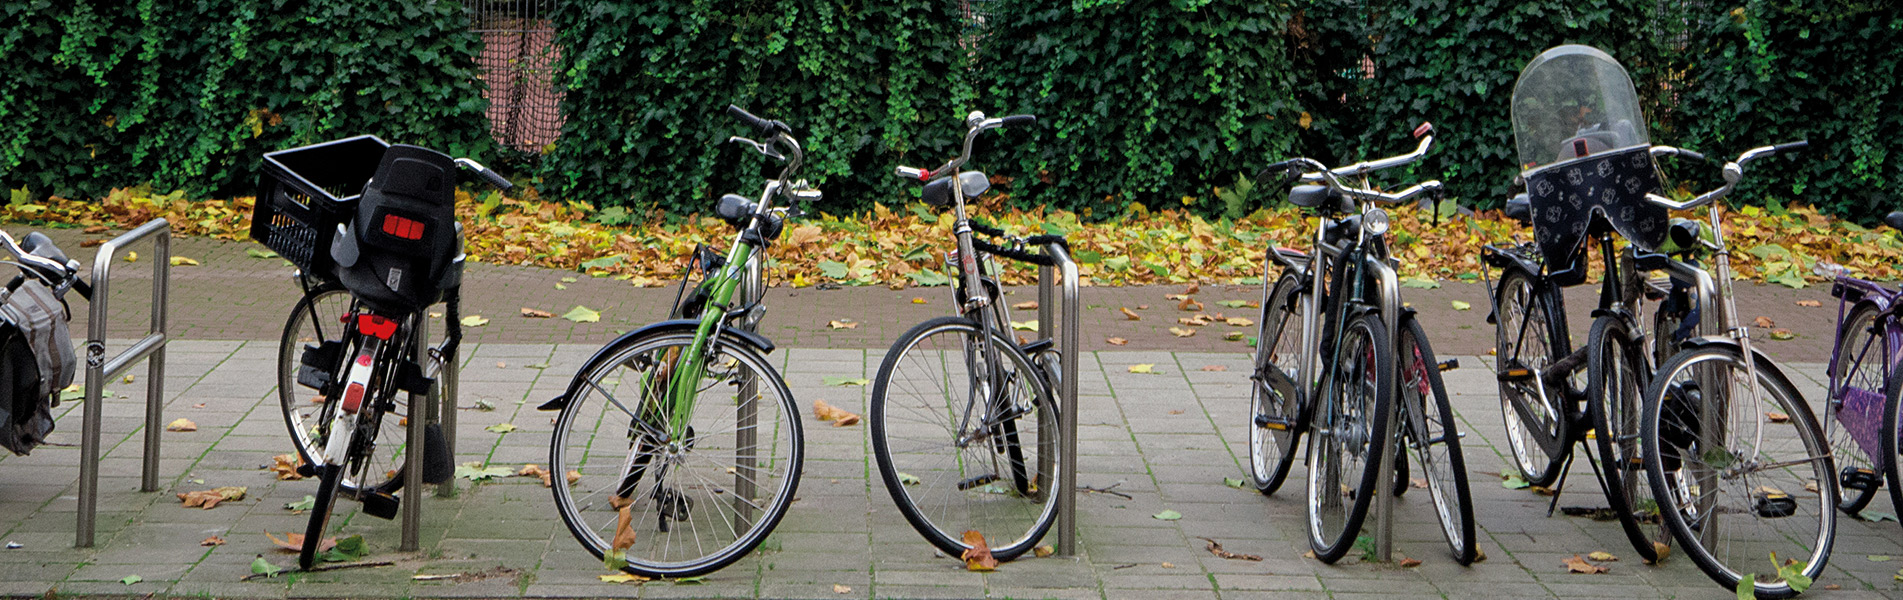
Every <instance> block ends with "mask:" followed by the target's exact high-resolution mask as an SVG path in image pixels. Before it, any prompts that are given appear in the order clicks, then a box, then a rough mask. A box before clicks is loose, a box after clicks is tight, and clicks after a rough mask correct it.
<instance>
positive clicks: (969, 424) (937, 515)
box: [869, 317, 1062, 560]
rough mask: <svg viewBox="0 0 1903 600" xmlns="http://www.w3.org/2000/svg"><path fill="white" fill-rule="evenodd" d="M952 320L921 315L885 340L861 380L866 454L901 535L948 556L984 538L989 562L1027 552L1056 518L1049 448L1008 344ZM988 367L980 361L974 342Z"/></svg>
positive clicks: (1025, 367)
mask: <svg viewBox="0 0 1903 600" xmlns="http://www.w3.org/2000/svg"><path fill="white" fill-rule="evenodd" d="M982 336H983V333H982V331H981V330H980V329H979V327H978V324H977V323H976V322H974V321H972V320H970V319H965V318H961V317H940V318H937V319H932V320H930V321H926V322H924V323H920V324H919V325H918V326H915V327H913V328H912V329H911V330H910V331H907V332H906V333H905V335H903V336H901V337H900V338H899V340H898V341H897V342H896V343H894V344H893V345H892V349H891V351H890V352H887V353H886V355H885V360H884V361H882V363H881V364H880V365H879V372H878V375H877V376H876V377H875V378H874V380H873V383H872V406H871V410H870V416H869V419H870V421H871V428H872V450H873V456H874V459H875V461H876V462H877V463H878V467H879V475H880V478H881V479H882V480H884V482H885V487H886V491H887V492H888V493H890V494H891V495H892V501H893V502H894V503H895V504H897V505H898V508H899V512H900V513H901V514H903V515H905V519H906V521H907V522H909V523H911V525H912V528H913V529H916V530H918V532H919V534H920V535H923V536H924V537H925V539H926V540H927V541H930V542H931V543H932V545H934V546H936V547H938V549H939V550H942V551H944V552H945V553H947V554H950V555H952V556H958V555H961V554H963V553H964V551H965V550H967V549H969V548H970V547H971V545H969V544H967V543H966V542H965V540H964V534H965V532H967V531H976V532H978V533H979V534H982V535H983V536H984V539H985V542H986V545H987V546H988V547H990V549H991V554H992V556H994V557H996V558H998V559H999V560H1010V559H1012V558H1015V557H1017V556H1018V555H1020V554H1023V553H1024V552H1025V551H1027V550H1030V549H1031V548H1032V547H1033V546H1034V545H1036V543H1037V541H1038V540H1039V539H1040V538H1042V537H1043V536H1044V534H1045V532H1047V531H1049V530H1050V527H1051V524H1052V523H1053V522H1055V521H1056V520H1057V497H1058V494H1057V493H1056V492H1057V489H1056V488H1057V480H1058V473H1057V469H1058V460H1057V453H1058V452H1059V448H1060V444H1059V441H1058V436H1060V435H1062V432H1061V431H1059V429H1058V418H1057V417H1058V413H1057V407H1056V405H1055V404H1054V403H1053V398H1052V397H1051V391H1050V390H1049V389H1048V388H1046V387H1045V386H1044V385H1043V384H1042V383H1041V381H1042V380H1040V379H1039V378H1038V377H1036V376H1035V375H1034V373H1035V371H1034V370H1033V369H1036V368H1037V367H1036V366H1035V365H1033V364H1031V361H1030V360H1029V359H1027V358H1026V357H1025V356H1024V353H1023V352H1020V351H1018V349H1017V346H1015V345H1014V344H1012V343H1010V342H1009V341H1008V340H1006V339H1004V338H1003V337H1002V335H1001V334H1000V332H993V334H992V337H991V339H990V340H986V339H984V338H983V337H982ZM987 343H989V344H991V346H992V347H993V348H995V349H996V350H997V356H998V359H999V362H1000V364H996V365H992V364H986V362H985V352H984V347H985V344H987Z"/></svg>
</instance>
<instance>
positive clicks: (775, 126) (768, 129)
mask: <svg viewBox="0 0 1903 600" xmlns="http://www.w3.org/2000/svg"><path fill="white" fill-rule="evenodd" d="M727 116H730V117H733V118H734V119H735V120H738V121H740V123H741V124H743V125H746V126H748V127H752V128H753V129H754V130H755V131H759V132H760V135H761V136H765V137H771V136H772V135H773V134H775V133H779V132H780V131H782V130H785V129H786V124H785V123H781V122H779V121H769V120H766V119H762V118H760V117H756V116H753V113H750V112H747V110H746V109H744V108H740V107H738V106H734V105H732V104H729V105H727Z"/></svg>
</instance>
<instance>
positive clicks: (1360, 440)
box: [1308, 313, 1394, 564]
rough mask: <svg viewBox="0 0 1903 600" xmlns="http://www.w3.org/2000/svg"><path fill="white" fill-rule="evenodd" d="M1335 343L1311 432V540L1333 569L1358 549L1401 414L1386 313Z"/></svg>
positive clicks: (1358, 322)
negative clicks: (1392, 423)
mask: <svg viewBox="0 0 1903 600" xmlns="http://www.w3.org/2000/svg"><path fill="white" fill-rule="evenodd" d="M1336 346H1337V347H1336V350H1335V355H1334V367H1333V368H1332V369H1330V371H1331V378H1330V379H1329V380H1328V381H1327V382H1326V384H1325V389H1324V391H1323V392H1322V393H1323V394H1324V396H1323V397H1322V398H1321V399H1320V404H1318V405H1317V406H1316V408H1315V411H1314V417H1313V423H1312V424H1311V425H1310V426H1309V428H1308V431H1309V438H1308V542H1309V546H1310V547H1311V548H1313V549H1314V551H1315V558H1319V559H1321V560H1322V562H1325V563H1330V564H1333V563H1334V562H1335V561H1337V560H1340V559H1341V557H1342V555H1345V554H1347V553H1348V549H1349V548H1351V547H1353V546H1354V541H1355V536H1356V534H1359V533H1360V532H1361V522H1362V520H1363V519H1365V518H1366V517H1367V516H1368V503H1369V501H1370V500H1373V499H1374V496H1375V480H1376V479H1377V476H1378V475H1379V471H1380V470H1381V453H1382V451H1384V450H1385V449H1386V448H1387V446H1388V445H1389V444H1390V443H1391V440H1389V439H1387V438H1384V437H1383V435H1385V434H1386V432H1387V423H1388V414H1389V413H1391V412H1393V410H1394V353H1393V352H1392V351H1391V350H1390V346H1389V341H1388V330H1387V326H1386V325H1385V324H1383V323H1382V322H1381V317H1380V315H1376V314H1373V313H1369V314H1365V315H1362V316H1361V317H1359V318H1356V319H1353V320H1351V321H1350V322H1349V323H1348V326H1347V327H1346V328H1345V330H1344V331H1342V336H1341V339H1339V340H1336Z"/></svg>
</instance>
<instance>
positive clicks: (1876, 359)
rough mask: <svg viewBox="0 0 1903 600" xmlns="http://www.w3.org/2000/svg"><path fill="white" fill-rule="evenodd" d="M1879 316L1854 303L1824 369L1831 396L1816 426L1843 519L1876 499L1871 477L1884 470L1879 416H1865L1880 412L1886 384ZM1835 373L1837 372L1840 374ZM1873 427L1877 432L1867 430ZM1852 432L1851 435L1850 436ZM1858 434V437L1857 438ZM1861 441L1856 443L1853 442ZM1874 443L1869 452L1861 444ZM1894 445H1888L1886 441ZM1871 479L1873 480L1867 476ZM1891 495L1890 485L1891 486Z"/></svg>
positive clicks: (1868, 307) (1872, 308) (1874, 479)
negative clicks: (1834, 470) (1838, 486)
mask: <svg viewBox="0 0 1903 600" xmlns="http://www.w3.org/2000/svg"><path fill="white" fill-rule="evenodd" d="M1880 312H1881V311H1879V310H1878V309H1877V305H1875V304H1871V303H1869V302H1859V303H1857V305H1856V307H1855V308H1852V309H1850V314H1849V315H1847V316H1845V318H1844V320H1843V321H1842V322H1841V323H1839V324H1838V329H1837V342H1838V343H1837V348H1836V352H1834V353H1832V355H1831V356H1832V357H1834V359H1835V362H1832V363H1831V365H1830V373H1829V377H1830V387H1829V388H1827V393H1829V394H1831V396H1830V398H1828V399H1827V400H1826V401H1825V402H1824V406H1823V408H1824V416H1823V418H1822V419H1820V424H1821V425H1822V426H1823V427H1824V439H1825V440H1828V441H1829V442H1830V448H1831V454H1832V456H1833V457H1834V458H1835V459H1836V461H1837V466H1838V469H1839V470H1838V473H1839V474H1840V475H1839V482H1840V483H1842V484H1843V497H1842V498H1840V499H1839V502H1838V503H1837V509H1838V510H1841V511H1843V512H1844V514H1847V515H1856V514H1858V513H1861V512H1863V509H1864V507H1866V506H1868V505H1869V504H1870V501H1871V500H1873V499H1875V498H1876V495H1877V487H1878V485H1877V484H1880V483H1881V482H1882V479H1881V478H1880V477H1887V475H1883V476H1875V475H1876V474H1877V473H1878V470H1879V469H1882V470H1883V471H1886V472H1887V471H1888V470H1890V467H1889V463H1893V462H1895V461H1894V460H1885V459H1884V458H1883V457H1884V456H1885V455H1884V454H1883V453H1884V452H1892V453H1891V454H1889V455H1888V456H1895V454H1894V452H1893V449H1892V450H1891V451H1886V450H1883V448H1882V447H1883V443H1882V442H1881V441H1880V440H1878V439H1877V438H1879V437H1881V436H1882V432H1883V431H1893V430H1890V429H1884V428H1883V427H1884V425H1882V423H1883V420H1884V416H1885V415H1884V414H1883V413H1879V414H1876V415H1872V414H1870V412H1871V411H1872V410H1878V411H1884V412H1885V413H1887V412H1888V411H1886V410H1884V406H1885V404H1886V401H1885V400H1882V398H1884V392H1885V391H1886V388H1887V387H1888V386H1887V385H1885V384H1884V382H1885V380H1887V379H1889V376H1888V373H1887V372H1886V371H1888V365H1889V364H1890V353H1889V344H1886V343H1883V341H1882V340H1883V339H1884V336H1883V335H1881V334H1880V332H1881V331H1882V330H1883V329H1884V328H1885V327H1887V323H1884V322H1880V321H1879V320H1878V314H1879V313H1880ZM1840 371H1841V372H1840ZM1872 425H1875V426H1876V427H1877V428H1878V429H1877V430H1876V431H1871V430H1869V429H1868V428H1869V427H1870V426H1872ZM1853 428H1854V429H1855V430H1856V431H1854V432H1853ZM1858 434H1862V435H1858ZM1859 438H1862V439H1859ZM1870 442H1876V443H1875V447H1874V448H1872V447H1870V446H1866V445H1865V444H1867V443H1870ZM1892 444H1894V442H1892ZM1873 476H1874V477H1873ZM1891 490H1892V491H1894V490H1895V486H1891Z"/></svg>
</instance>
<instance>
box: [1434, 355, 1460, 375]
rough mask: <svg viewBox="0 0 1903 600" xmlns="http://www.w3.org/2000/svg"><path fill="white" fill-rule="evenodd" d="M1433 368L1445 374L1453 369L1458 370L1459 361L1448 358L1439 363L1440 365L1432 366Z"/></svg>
mask: <svg viewBox="0 0 1903 600" xmlns="http://www.w3.org/2000/svg"><path fill="white" fill-rule="evenodd" d="M1434 367H1435V368H1437V369H1440V372H1442V373H1446V372H1448V371H1452V370H1454V369H1458V368H1460V359H1458V358H1449V359H1447V360H1443V361H1440V364H1437V365H1434Z"/></svg>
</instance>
